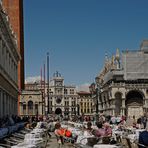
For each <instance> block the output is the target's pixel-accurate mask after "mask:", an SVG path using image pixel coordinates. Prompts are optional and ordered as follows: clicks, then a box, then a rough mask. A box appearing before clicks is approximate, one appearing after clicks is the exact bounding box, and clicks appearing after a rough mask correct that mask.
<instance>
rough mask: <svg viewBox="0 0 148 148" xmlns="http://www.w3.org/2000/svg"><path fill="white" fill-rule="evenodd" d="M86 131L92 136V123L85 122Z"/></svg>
mask: <svg viewBox="0 0 148 148" xmlns="http://www.w3.org/2000/svg"><path fill="white" fill-rule="evenodd" d="M86 131H87V132H88V133H89V134H92V131H93V128H92V123H91V122H87V128H86Z"/></svg>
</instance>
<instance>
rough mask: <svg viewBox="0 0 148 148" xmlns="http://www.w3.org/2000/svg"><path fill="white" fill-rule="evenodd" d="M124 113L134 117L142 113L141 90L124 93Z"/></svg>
mask: <svg viewBox="0 0 148 148" xmlns="http://www.w3.org/2000/svg"><path fill="white" fill-rule="evenodd" d="M125 105H126V115H127V116H130V117H133V116H135V117H136V118H138V117H140V116H142V115H143V95H142V93H141V92H139V91H136V90H132V91H130V92H128V94H127V95H126V101H125Z"/></svg>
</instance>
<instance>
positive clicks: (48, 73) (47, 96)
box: [47, 52, 49, 114]
mask: <svg viewBox="0 0 148 148" xmlns="http://www.w3.org/2000/svg"><path fill="white" fill-rule="evenodd" d="M47 98H48V99H47V102H48V103H47V107H48V110H47V113H48V114H49V52H47Z"/></svg>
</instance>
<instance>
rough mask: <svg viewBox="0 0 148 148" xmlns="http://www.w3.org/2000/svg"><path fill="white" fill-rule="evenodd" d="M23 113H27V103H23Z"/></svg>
mask: <svg viewBox="0 0 148 148" xmlns="http://www.w3.org/2000/svg"><path fill="white" fill-rule="evenodd" d="M23 115H26V104H23Z"/></svg>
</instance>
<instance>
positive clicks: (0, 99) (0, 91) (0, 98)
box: [0, 89, 3, 117]
mask: <svg viewBox="0 0 148 148" xmlns="http://www.w3.org/2000/svg"><path fill="white" fill-rule="evenodd" d="M2 107H3V103H2V90H1V89H0V117H1V116H2V110H3V108H2Z"/></svg>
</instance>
